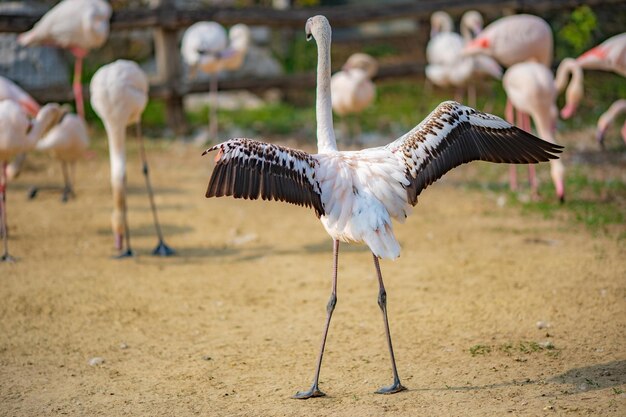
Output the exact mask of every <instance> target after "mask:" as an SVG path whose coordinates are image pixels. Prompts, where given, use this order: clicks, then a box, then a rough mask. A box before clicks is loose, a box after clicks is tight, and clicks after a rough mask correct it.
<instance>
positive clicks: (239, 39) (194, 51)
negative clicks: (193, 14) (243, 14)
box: [181, 22, 250, 139]
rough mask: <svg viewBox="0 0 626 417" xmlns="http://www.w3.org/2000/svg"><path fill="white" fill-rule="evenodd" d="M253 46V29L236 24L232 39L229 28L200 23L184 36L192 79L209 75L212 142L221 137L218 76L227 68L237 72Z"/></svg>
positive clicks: (184, 57)
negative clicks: (202, 73)
mask: <svg viewBox="0 0 626 417" xmlns="http://www.w3.org/2000/svg"><path fill="white" fill-rule="evenodd" d="M249 44H250V29H249V28H248V26H246V25H243V24H237V25H234V26H233V27H232V28H231V29H230V32H229V33H228V37H227V36H226V29H224V27H223V26H222V25H220V24H219V23H217V22H198V23H194V24H193V25H191V26H189V28H188V29H187V30H186V31H185V34H184V35H183V40H182V45H181V54H182V56H183V59H184V61H185V63H186V64H187V65H188V66H189V68H190V73H191V76H192V77H195V75H196V72H197V71H198V70H201V71H202V72H205V73H207V74H209V77H210V93H211V96H212V98H213V102H212V103H210V113H211V114H210V117H209V139H215V138H217V106H218V103H217V100H218V97H217V76H218V73H219V72H220V71H222V70H224V69H227V70H236V69H238V68H239V67H240V66H241V65H242V64H243V61H244V58H245V55H246V52H247V50H248V46H249Z"/></svg>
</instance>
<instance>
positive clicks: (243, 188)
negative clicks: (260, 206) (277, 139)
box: [202, 139, 324, 217]
mask: <svg viewBox="0 0 626 417" xmlns="http://www.w3.org/2000/svg"><path fill="white" fill-rule="evenodd" d="M215 150H217V151H218V154H217V155H216V157H215V161H216V165H215V169H214V170H213V174H212V175H211V180H210V181H209V186H208V188H207V192H206V196H207V197H222V196H233V197H235V198H245V199H248V198H249V199H251V200H256V199H258V198H259V196H261V198H262V199H263V200H277V201H286V202H288V203H292V204H297V205H299V206H305V207H313V208H314V209H315V213H316V214H317V217H320V216H322V215H324V206H323V204H322V200H321V193H322V192H321V188H320V184H319V182H318V181H317V180H316V179H315V169H316V166H318V164H319V162H318V161H317V160H316V159H315V158H313V157H312V156H311V155H309V154H308V153H306V152H303V151H299V150H295V149H290V148H286V147H284V146H278V145H272V144H270V143H265V142H260V141H256V140H252V139H231V140H229V141H227V142H223V143H220V144H219V145H215V146H213V147H211V148H209V149H207V150H206V151H204V153H203V154H202V155H205V154H207V153H208V152H211V151H215Z"/></svg>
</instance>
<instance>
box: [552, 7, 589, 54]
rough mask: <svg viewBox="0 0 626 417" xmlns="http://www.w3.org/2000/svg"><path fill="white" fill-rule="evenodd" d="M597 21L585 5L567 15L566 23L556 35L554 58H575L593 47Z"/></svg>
mask: <svg viewBox="0 0 626 417" xmlns="http://www.w3.org/2000/svg"><path fill="white" fill-rule="evenodd" d="M597 27H598V20H597V18H596V15H595V14H594V12H593V10H591V8H590V7H589V6H587V5H584V6H580V7H578V8H577V9H575V10H574V11H572V13H571V14H570V15H569V18H568V21H567V23H565V24H564V25H563V27H561V28H560V29H559V30H558V31H557V33H556V39H555V45H556V51H555V52H556V56H557V57H560V58H561V59H562V58H565V57H571V56H573V57H576V56H578V55H580V54H582V53H583V52H585V51H586V50H587V49H589V48H591V47H592V46H593V40H594V39H593V33H594V31H595V30H596V29H597Z"/></svg>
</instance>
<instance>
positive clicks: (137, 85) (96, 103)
mask: <svg viewBox="0 0 626 417" xmlns="http://www.w3.org/2000/svg"><path fill="white" fill-rule="evenodd" d="M90 89H91V106H92V107H93V109H94V110H95V111H96V113H97V114H98V116H100V118H101V119H102V121H103V122H104V128H105V129H106V132H107V139H108V142H109V157H110V161H111V188H112V189H113V202H114V208H113V216H112V226H113V234H114V236H115V247H116V249H119V250H120V251H121V252H120V255H119V257H120V258H122V257H127V256H133V251H132V249H131V247H130V229H129V227H128V217H127V213H126V126H128V125H130V124H133V123H134V124H135V125H136V128H137V140H138V142H139V153H140V156H141V159H142V163H143V174H144V177H145V180H146V188H147V189H148V198H149V199H150V206H151V208H152V215H153V217H154V226H155V229H156V232H157V237H158V239H159V242H158V244H157V247H156V248H155V249H154V251H153V252H152V253H153V254H154V255H161V256H168V255H172V254H173V253H174V251H173V250H172V249H171V248H169V247H168V246H167V245H166V244H165V242H164V239H163V234H162V232H161V226H160V224H159V220H158V217H157V212H156V205H155V204H154V197H153V192H152V185H151V183H150V177H149V171H148V161H147V159H146V154H145V150H144V147H143V139H142V137H141V131H140V121H141V114H142V113H143V110H144V109H145V107H146V104H147V103H148V79H147V77H146V74H145V73H144V72H143V71H142V70H141V68H140V67H139V65H137V64H136V63H135V62H133V61H127V60H123V59H120V60H117V61H115V62H112V63H110V64H107V65H105V66H103V67H101V68H100V69H98V71H96V73H95V74H94V76H93V78H92V79H91V86H90ZM124 237H125V238H126V250H122V249H123V240H124Z"/></svg>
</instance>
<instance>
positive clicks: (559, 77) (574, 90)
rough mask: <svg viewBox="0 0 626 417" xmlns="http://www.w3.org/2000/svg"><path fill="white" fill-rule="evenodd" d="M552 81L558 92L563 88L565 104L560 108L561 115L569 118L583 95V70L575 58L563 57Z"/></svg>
mask: <svg viewBox="0 0 626 417" xmlns="http://www.w3.org/2000/svg"><path fill="white" fill-rule="evenodd" d="M570 75H571V80H570ZM554 82H555V84H556V89H557V91H558V92H559V93H560V92H562V91H563V90H565V106H564V107H563V108H562V109H561V117H562V118H563V119H569V118H570V117H571V116H572V115H573V114H574V113H575V112H576V109H577V108H578V105H579V104H580V102H581V101H582V99H583V96H584V87H583V84H584V76H583V70H582V68H581V67H580V65H579V64H578V63H577V62H576V60H574V59H572V58H565V59H563V60H562V61H561V63H560V64H559V67H558V68H557V70H556V78H555V80H554Z"/></svg>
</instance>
